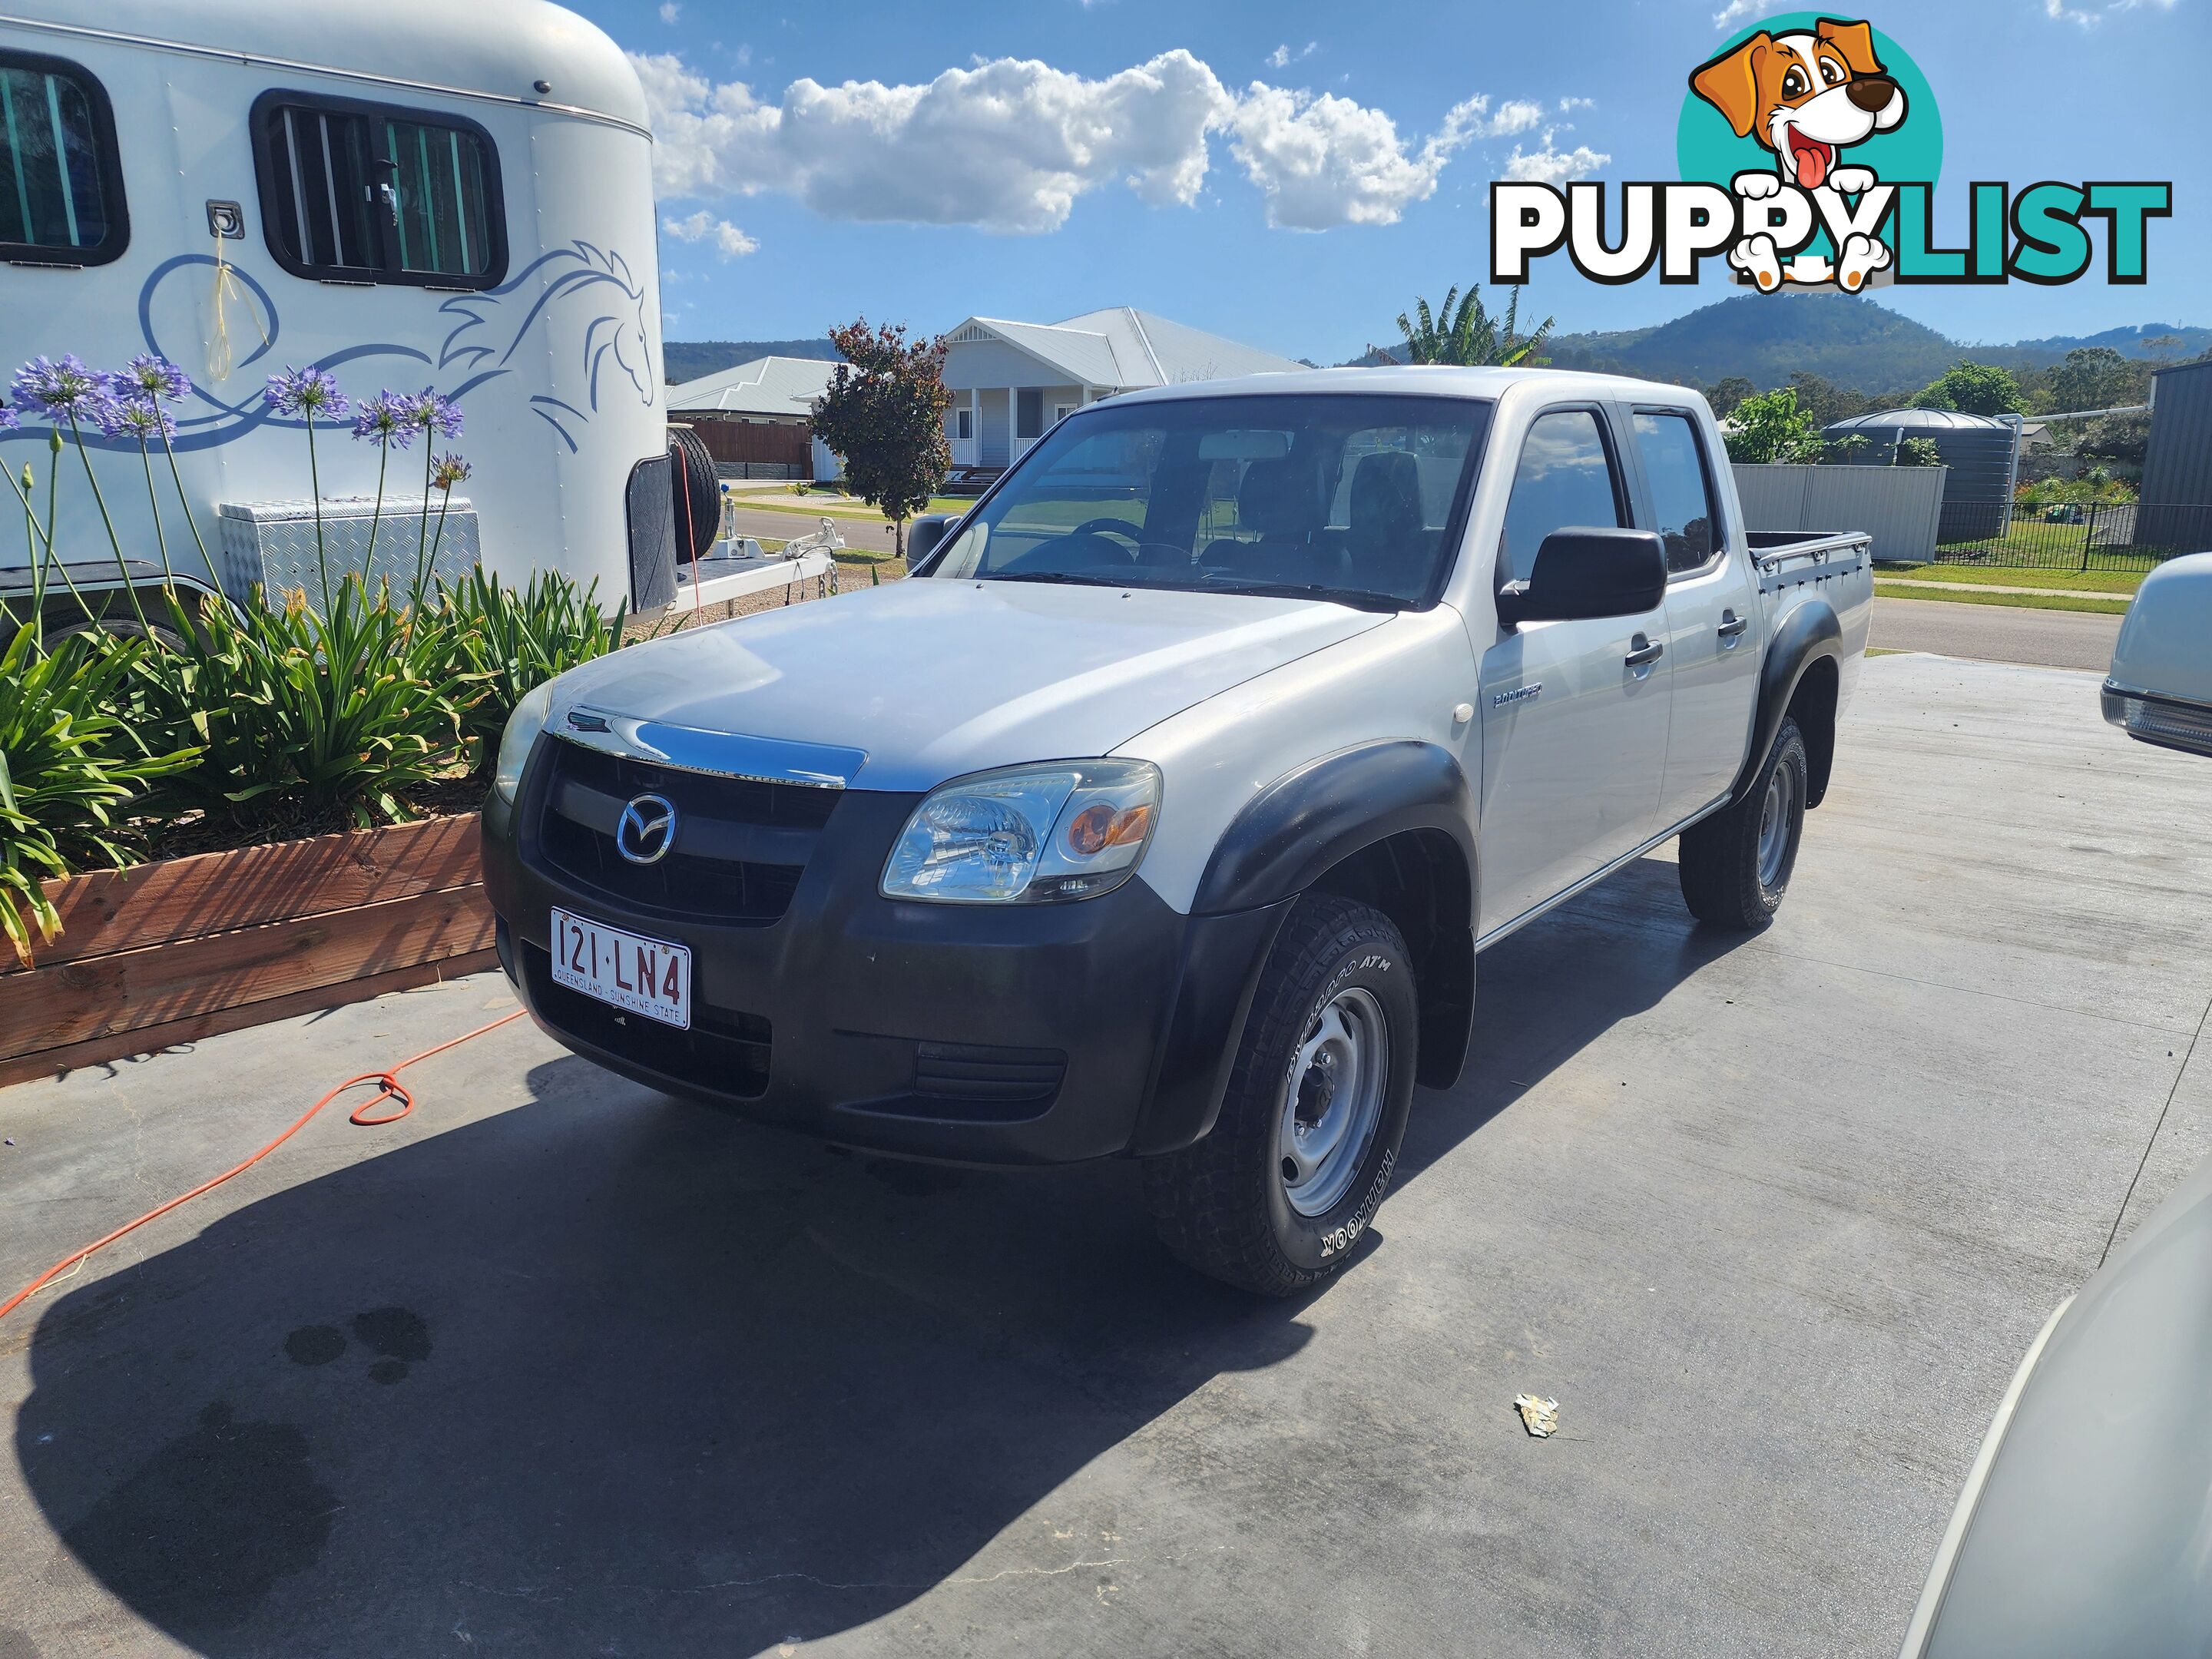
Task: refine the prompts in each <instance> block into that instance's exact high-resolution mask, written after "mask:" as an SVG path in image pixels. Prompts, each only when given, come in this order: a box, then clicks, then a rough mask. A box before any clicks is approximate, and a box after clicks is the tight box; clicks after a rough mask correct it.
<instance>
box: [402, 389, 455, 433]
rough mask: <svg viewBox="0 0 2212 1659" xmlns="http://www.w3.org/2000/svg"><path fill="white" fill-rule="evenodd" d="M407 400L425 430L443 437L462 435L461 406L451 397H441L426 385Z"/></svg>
mask: <svg viewBox="0 0 2212 1659" xmlns="http://www.w3.org/2000/svg"><path fill="white" fill-rule="evenodd" d="M407 401H408V404H409V406H410V414H411V417H412V419H413V420H414V422H415V424H416V426H417V427H419V428H422V430H423V431H425V432H429V433H434V434H435V435H437V436H439V437H441V438H458V437H459V436H460V435H461V406H460V405H459V404H457V403H455V402H453V400H452V399H451V398H441V397H440V396H439V395H438V394H437V393H436V392H433V391H432V390H431V389H430V388H429V387H428V386H424V387H423V388H422V391H421V392H419V393H418V394H417V395H416V396H415V397H413V398H409V399H408V400H407Z"/></svg>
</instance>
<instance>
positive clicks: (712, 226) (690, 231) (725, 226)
mask: <svg viewBox="0 0 2212 1659" xmlns="http://www.w3.org/2000/svg"><path fill="white" fill-rule="evenodd" d="M660 228H662V229H663V230H665V231H666V232H667V233H668V234H670V235H671V236H673V237H674V238H675V239H676V240H678V241H679V242H705V241H712V242H713V243H714V246H715V248H716V250H717V251H718V252H720V254H721V256H722V257H723V258H725V259H742V258H744V257H745V255H746V254H748V253H750V252H754V251H755V250H756V249H757V248H758V247H759V246H760V244H759V243H758V242H757V241H755V240H753V239H752V238H751V237H750V236H748V235H746V234H744V232H743V231H742V230H739V229H738V228H737V227H736V226H735V225H733V224H732V223H731V222H729V221H728V220H727V219H717V218H716V217H715V216H714V215H713V214H711V213H709V212H708V211H707V210H705V209H704V208H702V209H700V210H699V211H698V212H696V213H695V214H693V215H692V216H690V218H688V219H672V218H671V219H663V220H662V221H661V222H660Z"/></svg>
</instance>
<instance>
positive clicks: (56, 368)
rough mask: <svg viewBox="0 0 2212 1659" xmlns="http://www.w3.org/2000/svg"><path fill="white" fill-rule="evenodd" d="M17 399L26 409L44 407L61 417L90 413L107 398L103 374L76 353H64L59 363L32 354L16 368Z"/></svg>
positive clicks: (69, 418) (48, 412) (64, 418)
mask: <svg viewBox="0 0 2212 1659" xmlns="http://www.w3.org/2000/svg"><path fill="white" fill-rule="evenodd" d="M106 395H107V387H106V379H105V377H104V376H101V375H99V374H94V373H93V371H92V370H90V369H88V368H86V367H85V366H84V362H83V360H82V358H80V357H78V356H76V353H75V352H65V353H64V354H63V356H62V360H61V361H60V362H54V361H52V359H51V358H47V357H33V359H32V360H31V361H30V362H27V363H25V364H24V365H23V366H22V368H19V369H17V370H16V371H15V401H16V402H17V403H18V404H21V405H22V406H23V407H24V408H26V409H42V410H45V411H46V413H47V414H49V415H52V416H57V417H58V418H59V419H62V420H74V419H76V417H77V416H80V415H82V416H89V415H91V414H92V413H93V412H94V410H96V409H97V408H98V407H99V405H100V404H102V403H104V402H105V401H106Z"/></svg>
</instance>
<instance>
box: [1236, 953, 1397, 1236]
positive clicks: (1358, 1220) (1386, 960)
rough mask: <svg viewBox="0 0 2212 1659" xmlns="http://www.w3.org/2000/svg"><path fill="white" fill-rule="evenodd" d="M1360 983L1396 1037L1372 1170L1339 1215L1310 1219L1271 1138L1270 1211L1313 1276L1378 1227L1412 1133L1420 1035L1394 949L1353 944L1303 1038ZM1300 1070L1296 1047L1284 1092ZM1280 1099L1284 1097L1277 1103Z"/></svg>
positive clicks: (1284, 1073) (1313, 1002) (1314, 1006)
mask: <svg viewBox="0 0 2212 1659" xmlns="http://www.w3.org/2000/svg"><path fill="white" fill-rule="evenodd" d="M1353 984H1358V985H1360V986H1363V987H1364V988H1366V989H1367V990H1369V991H1370V992H1372V993H1373V994H1374V995H1375V997H1376V1000H1377V1001H1379V1002H1380V1003H1381V1004H1382V1005H1383V1012H1384V1016H1385V1018H1386V1019H1387V1020H1388V1022H1389V1032H1390V1080H1389V1092H1388V1093H1387V1095H1386V1096H1385V1097H1384V1100H1383V1118H1382V1121H1381V1122H1379V1123H1378V1124H1376V1128H1375V1139H1374V1142H1373V1144H1372V1145H1371V1146H1370V1147H1369V1149H1368V1152H1367V1167H1366V1168H1364V1169H1363V1170H1361V1172H1360V1176H1359V1178H1358V1180H1356V1181H1355V1182H1353V1183H1352V1188H1351V1190H1350V1191H1349V1192H1347V1193H1346V1194H1345V1196H1344V1198H1343V1199H1342V1200H1340V1201H1339V1203H1338V1204H1337V1206H1336V1207H1335V1208H1334V1209H1332V1210H1329V1211H1328V1212H1325V1213H1323V1214H1322V1215H1317V1216H1303V1215H1300V1214H1299V1213H1298V1212H1297V1211H1295V1210H1293V1209H1291V1206H1290V1200H1288V1198H1287V1197H1285V1194H1284V1192H1283V1186H1282V1182H1281V1179H1280V1176H1279V1172H1277V1171H1276V1170H1275V1169H1274V1164H1275V1163H1276V1159H1277V1154H1276V1151H1275V1146H1274V1142H1273V1139H1272V1137H1271V1138H1270V1139H1269V1140H1268V1142H1267V1163H1268V1173H1269V1180H1268V1186H1267V1191H1268V1209H1269V1212H1270V1213H1271V1214H1272V1216H1273V1219H1274V1224H1275V1231H1276V1236H1277V1237H1278V1239H1279V1241H1280V1243H1281V1245H1282V1249H1283V1251H1284V1254H1285V1255H1287V1256H1289V1257H1290V1258H1291V1261H1293V1262H1295V1263H1296V1264H1297V1266H1298V1267H1303V1268H1304V1269H1306V1270H1307V1271H1309V1272H1314V1271H1318V1270H1320V1269H1322V1268H1324V1267H1328V1268H1334V1267H1335V1266H1336V1265H1337V1264H1338V1262H1339V1261H1340V1260H1341V1258H1342V1257H1343V1256H1344V1255H1345V1253H1346V1251H1347V1250H1349V1249H1351V1248H1352V1246H1353V1245H1354V1244H1356V1243H1358V1242H1359V1239H1360V1237H1361V1236H1362V1235H1363V1234H1364V1233H1365V1232H1366V1231H1367V1229H1368V1227H1369V1226H1370V1225H1371V1224H1372V1223H1373V1221H1374V1219H1375V1212H1376V1210H1377V1209H1378V1208H1380V1207H1381V1206H1382V1203H1383V1199H1384V1197H1385V1196H1387V1195H1388V1194H1389V1190H1390V1178H1391V1176H1393V1175H1394V1174H1395V1171H1396V1170H1397V1164H1398V1144H1399V1141H1400V1139H1401V1138H1402V1137H1403V1135H1404V1133H1405V1127H1406V1119H1407V1114H1408V1111H1409V1109H1410V1108H1411V1105H1412V1102H1413V1056H1414V1054H1415V1051H1416V1050H1415V1044H1416V1042H1418V1040H1419V1033H1418V1028H1417V1025H1416V1017H1415V1012H1414V1004H1413V989H1412V981H1411V978H1410V975H1408V974H1407V971H1406V967H1405V963H1404V960H1403V958H1402V957H1400V956H1398V955H1397V954H1396V952H1395V951H1389V950H1384V949H1381V948H1378V947H1377V946H1376V945H1375V944H1374V943H1372V942H1371V941H1366V940H1362V941H1359V942H1358V943H1355V944H1354V945H1352V946H1351V947H1350V948H1349V949H1348V950H1347V951H1346V954H1345V956H1344V957H1343V959H1342V960H1341V961H1340V962H1339V963H1338V964H1337V966H1336V967H1335V968H1334V969H1333V970H1332V971H1331V972H1330V974H1329V975H1328V978H1327V980H1326V981H1323V983H1322V987H1321V989H1320V990H1319V991H1318V992H1317V993H1316V994H1315V995H1314V996H1313V997H1312V998H1311V999H1310V1000H1309V1002H1308V1004H1307V1013H1306V1018H1305V1022H1304V1026H1302V1027H1301V1028H1300V1030H1301V1034H1303V1031H1304V1029H1305V1028H1306V1027H1310V1025H1311V1024H1312V1023H1313V1021H1314V1019H1315V1018H1317V1017H1318V1016H1319V1014H1320V1012H1321V1011H1322V1009H1323V1008H1325V1007H1327V1006H1328V1004H1329V1002H1330V1001H1331V1000H1333V999H1334V997H1335V996H1336V995H1337V994H1338V993H1339V992H1340V991H1342V990H1344V989H1345V988H1346V987H1347V986H1350V985H1353ZM1277 1075H1278V1078H1279V1084H1280V1086H1281V1087H1282V1088H1283V1089H1285V1090H1288V1089H1290V1088H1291V1087H1293V1086H1295V1085H1296V1083H1297V1050H1296V1048H1292V1050H1291V1054H1289V1055H1288V1056H1286V1057H1285V1061H1284V1065H1283V1068H1282V1070H1281V1071H1280V1072H1279V1073H1278V1074H1277ZM1281 1098H1282V1097H1281V1096H1278V1097H1277V1099H1278V1100H1280V1099H1281Z"/></svg>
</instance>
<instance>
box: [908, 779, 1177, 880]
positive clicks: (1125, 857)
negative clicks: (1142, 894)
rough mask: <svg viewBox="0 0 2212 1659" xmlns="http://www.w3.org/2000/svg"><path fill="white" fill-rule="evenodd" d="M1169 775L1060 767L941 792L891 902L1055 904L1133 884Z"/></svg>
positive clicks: (914, 834)
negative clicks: (1132, 875)
mask: <svg viewBox="0 0 2212 1659" xmlns="http://www.w3.org/2000/svg"><path fill="white" fill-rule="evenodd" d="M1159 807H1160V772H1159V768H1158V767H1156V766H1154V765H1153V764H1152V763H1151V762H1150V761H1130V760H1085V761H1060V762H1058V763H1054V764H1051V765H1046V766H1018V767H1009V768H1008V769H1006V770H1005V771H1002V772H981V773H978V774H977V775H975V776H974V777H971V778H961V779H957V780H956V781H953V782H951V783H948V784H945V785H943V786H942V787H939V788H937V789H935V790H933V791H932V792H931V793H930V795H929V798H928V799H927V800H925V801H923V802H922V804H921V805H920V806H917V807H916V808H915V811H914V816H913V817H910V818H908V820H907V824H906V828H905V829H903V830H902V831H901V832H900V835H899V838H898V841H897V842H896V843H895V844H894V845H893V846H892V848H891V855H890V860H888V861H887V862H886V863H885V864H884V879H883V894H884V897H885V898H912V899H937V900H939V901H942V902H947V903H957V904H1049V903H1052V902H1055V901H1059V900H1063V899H1079V898H1091V897H1093V896H1097V894H1100V893H1103V892H1107V891H1109V890H1112V889H1114V888H1115V887H1118V886H1120V885H1121V884H1122V883H1123V882H1124V881H1127V879H1128V878H1129V873H1130V872H1132V871H1133V870H1134V869H1135V868H1136V867H1137V861H1138V860H1139V859H1141V858H1143V857H1144V855H1145V848H1146V844H1147V843H1149V842H1151V840H1152V826H1153V825H1154V824H1155V823H1158V819H1159Z"/></svg>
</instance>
